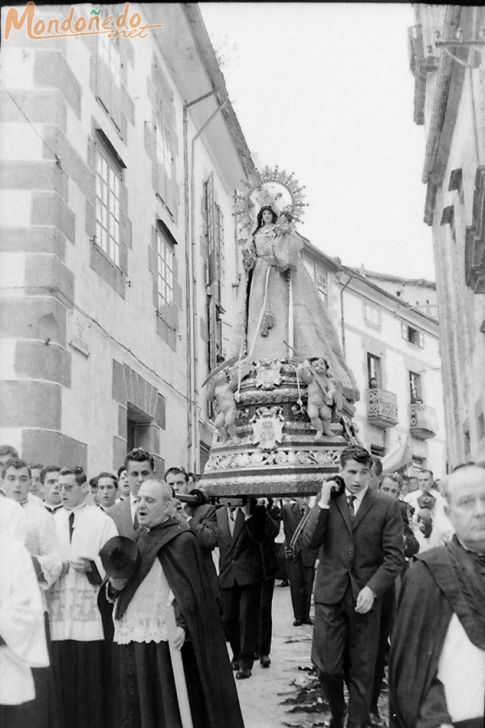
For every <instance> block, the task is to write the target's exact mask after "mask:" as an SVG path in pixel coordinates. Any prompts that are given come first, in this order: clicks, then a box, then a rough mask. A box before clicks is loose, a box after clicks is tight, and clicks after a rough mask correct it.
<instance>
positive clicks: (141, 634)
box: [114, 614, 168, 645]
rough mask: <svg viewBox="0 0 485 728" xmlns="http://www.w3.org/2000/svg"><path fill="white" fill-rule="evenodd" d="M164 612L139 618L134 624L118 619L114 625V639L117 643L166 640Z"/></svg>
mask: <svg viewBox="0 0 485 728" xmlns="http://www.w3.org/2000/svg"><path fill="white" fill-rule="evenodd" d="M167 639H168V638H167V630H166V629H165V614H164V615H163V617H159V618H155V617H148V618H147V619H139V620H137V622H136V623H135V624H133V623H131V622H125V621H123V620H122V621H120V622H119V623H118V624H116V625H115V636H114V640H115V642H117V643H118V644H119V645H126V644H128V643H129V642H166V641H167Z"/></svg>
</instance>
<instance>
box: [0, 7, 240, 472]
mask: <svg viewBox="0 0 485 728" xmlns="http://www.w3.org/2000/svg"><path fill="white" fill-rule="evenodd" d="M29 7H30V8H31V10H29V11H28V12H35V18H34V21H35V22H38V21H40V20H43V21H44V22H45V23H46V24H47V23H48V21H49V19H50V20H51V24H50V26H51V28H54V29H55V22H56V21H55V19H56V18H57V23H59V22H60V19H61V18H65V17H66V16H67V15H68V12H69V6H51V7H34V9H32V6H29ZM73 7H74V10H75V13H76V18H82V17H84V21H82V22H84V23H87V22H94V21H93V19H92V18H91V19H89V13H90V8H91V6H86V5H76V6H73ZM122 7H123V6H121V5H114V6H109V5H102V6H101V13H102V14H101V21H102V20H103V19H104V20H106V22H107V23H108V22H109V20H108V16H110V15H112V16H114V17H116V14H117V13H119V12H120V10H121V9H122ZM129 8H130V13H139V15H140V16H141V17H142V18H143V22H146V23H152V24H162V27H160V28H157V29H152V30H148V31H147V32H146V33H145V37H134V38H133V37H132V38H127V37H123V36H121V37H114V38H110V37H108V36H107V35H106V34H102V33H100V34H97V35H96V34H95V35H92V34H91V35H78V36H72V37H58V38H55V37H54V38H49V39H47V38H43V39H41V40H32V39H29V38H28V37H27V33H26V30H25V27H24V28H21V27H20V28H16V27H13V28H12V29H11V32H10V37H9V38H8V40H5V41H4V43H3V47H2V62H3V64H2V65H3V68H2V81H3V86H2V89H1V102H0V160H1V161H0V271H1V282H0V295H1V302H0V336H1V339H0V341H1V356H0V400H1V402H2V421H1V427H0V442H5V443H10V444H12V445H14V446H15V447H17V448H18V449H19V451H20V452H21V453H22V454H23V456H24V457H25V458H26V459H28V460H29V461H40V462H44V463H65V464H81V465H83V466H85V467H87V470H88V472H89V473H90V474H94V473H96V472H99V471H100V470H106V469H110V468H115V467H116V466H118V465H119V464H120V463H121V462H122V461H123V459H124V456H125V453H126V450H127V449H129V448H131V447H133V446H140V447H145V448H147V449H148V450H150V451H151V452H153V453H154V454H155V456H156V460H157V463H158V466H157V467H158V472H159V474H162V473H163V469H164V464H167V465H176V464H182V465H184V466H188V467H190V469H194V470H195V469H197V470H198V469H199V468H200V463H201V452H202V459H203V457H204V453H205V452H206V451H207V449H208V447H209V444H210V440H211V437H212V432H211V430H210V428H209V426H208V424H207V413H206V411H205V404H204V402H203V401H202V402H201V401H200V394H199V392H200V384H201V382H202V380H203V378H204V377H205V376H206V374H207V371H208V367H209V366H213V364H214V363H215V362H216V361H217V357H218V355H220V354H221V353H222V347H223V337H224V335H225V334H224V329H223V323H222V314H223V312H224V311H225V310H228V309H230V307H231V306H232V305H233V302H234V296H235V290H234V289H233V285H232V284H233V282H234V281H236V280H237V268H236V266H237V261H236V254H235V248H236V246H235V229H234V218H233V216H232V211H233V199H234V190H235V189H236V188H237V187H239V186H240V184H241V180H243V179H245V178H246V177H247V175H248V173H249V172H250V171H251V169H252V167H253V163H252V159H251V155H250V153H249V150H248V148H247V145H246V142H245V140H244V136H243V134H242V131H241V129H240V126H239V123H238V121H237V118H236V116H235V114H234V111H233V109H232V106H231V104H230V102H229V100H228V95H227V90H226V87H225V84H224V79H223V76H222V73H221V71H220V69H219V66H218V64H217V60H216V57H215V54H214V51H213V49H212V46H211V43H210V41H209V38H208V36H207V32H206V29H205V26H204V24H203V22H202V18H201V15H200V11H199V8H198V6H197V5H196V4H191V3H184V4H176V3H173V4H162V3H157V4H154V5H149V4H138V5H137V4H133V5H131V6H129ZM18 10H19V12H23V11H24V10H23V9H22V8H19V9H18ZM71 10H72V9H71ZM83 14H84V16H83ZM2 21H3V23H5V22H6V13H2ZM80 22H81V21H80ZM17 24H20V19H19V20H18V23H17ZM37 27H41V26H40V25H37ZM199 446H200V447H199Z"/></svg>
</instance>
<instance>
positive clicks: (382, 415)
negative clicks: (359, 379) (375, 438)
mask: <svg viewBox="0 0 485 728" xmlns="http://www.w3.org/2000/svg"><path fill="white" fill-rule="evenodd" d="M367 419H368V421H369V422H370V423H371V424H372V425H375V426H376V427H382V428H386V427H394V425H397V423H398V413H397V397H396V395H395V394H394V392H388V391H387V390H386V389H380V388H379V387H376V388H374V389H372V388H371V389H368V390H367Z"/></svg>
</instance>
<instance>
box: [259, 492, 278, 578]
mask: <svg viewBox="0 0 485 728" xmlns="http://www.w3.org/2000/svg"><path fill="white" fill-rule="evenodd" d="M280 522H281V511H280V509H279V508H278V506H275V505H272V504H270V505H269V506H268V509H267V518H266V526H265V533H264V538H263V540H262V542H261V556H262V559H263V578H264V579H274V578H275V577H276V572H277V571H278V560H277V558H276V546H275V541H274V540H275V538H276V536H277V535H278V533H279V532H280Z"/></svg>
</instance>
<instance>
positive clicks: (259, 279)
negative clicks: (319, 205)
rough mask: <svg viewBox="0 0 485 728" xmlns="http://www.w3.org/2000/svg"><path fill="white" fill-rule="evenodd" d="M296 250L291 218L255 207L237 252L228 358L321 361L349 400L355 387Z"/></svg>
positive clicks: (300, 244)
mask: <svg viewBox="0 0 485 728" xmlns="http://www.w3.org/2000/svg"><path fill="white" fill-rule="evenodd" d="M302 248H303V238H302V237H301V235H299V234H298V233H297V232H296V230H295V228H294V225H293V223H292V218H291V215H290V214H288V213H285V211H283V212H282V213H281V214H280V216H279V217H278V215H277V213H276V211H275V209H274V206H272V205H264V206H263V207H261V209H260V210H259V212H258V215H257V222H256V227H255V229H254V231H253V232H252V234H251V235H250V236H249V238H248V239H247V240H246V241H245V245H244V249H243V264H244V265H243V267H244V270H243V274H242V276H241V281H240V285H239V292H238V301H237V312H236V319H235V322H234V328H233V338H232V342H231V347H230V351H229V358H231V359H233V360H234V359H237V360H239V361H242V360H244V361H246V362H257V361H262V360H281V361H288V360H290V359H291V360H294V359H297V360H299V361H303V360H305V359H308V360H309V359H312V358H314V357H317V358H322V359H325V360H326V361H327V364H328V367H329V371H330V374H331V376H332V378H333V379H334V380H335V381H336V382H337V383H339V384H340V386H341V389H342V392H343V394H344V396H345V397H346V398H347V399H348V400H350V401H355V400H357V399H359V391H358V388H357V385H356V383H355V380H354V377H353V375H352V372H351V371H350V369H349V368H348V366H347V365H346V363H345V361H344V358H343V355H342V350H341V347H340V343H339V340H338V336H337V332H336V330H335V327H334V325H333V323H332V321H331V320H330V317H329V315H328V311H327V309H326V307H325V306H324V304H323V302H322V300H321V298H320V295H319V293H318V291H317V288H316V285H315V283H314V281H313V280H312V279H311V278H310V275H309V274H308V272H307V270H306V268H305V265H304V262H303V255H302Z"/></svg>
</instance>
